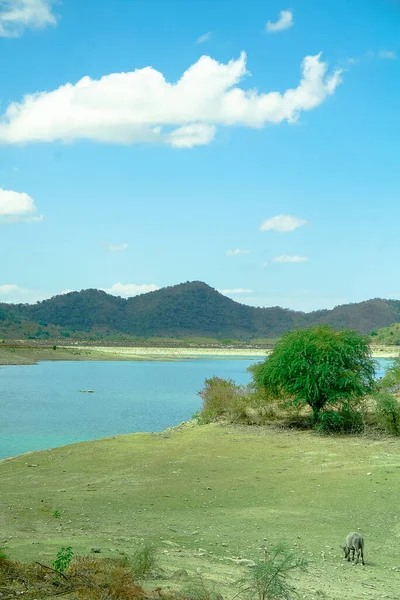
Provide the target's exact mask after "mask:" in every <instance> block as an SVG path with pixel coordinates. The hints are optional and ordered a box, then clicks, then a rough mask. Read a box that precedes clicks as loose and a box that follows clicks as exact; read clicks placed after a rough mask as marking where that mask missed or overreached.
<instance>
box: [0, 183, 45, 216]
mask: <svg viewBox="0 0 400 600" xmlns="http://www.w3.org/2000/svg"><path fill="white" fill-rule="evenodd" d="M35 212H36V206H35V203H34V201H33V199H32V198H31V197H30V196H28V194H25V193H24V192H14V191H12V190H3V189H2V188H0V223H16V222H18V221H25V222H34V221H41V220H42V219H43V215H35Z"/></svg>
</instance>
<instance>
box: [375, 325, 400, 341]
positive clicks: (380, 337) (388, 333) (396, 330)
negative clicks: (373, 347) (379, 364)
mask: <svg viewBox="0 0 400 600" xmlns="http://www.w3.org/2000/svg"><path fill="white" fill-rule="evenodd" d="M372 333H373V335H372V341H373V343H374V344H382V346H400V323H394V324H393V325H390V327H383V328H382V329H378V331H376V332H375V331H373V332H372Z"/></svg>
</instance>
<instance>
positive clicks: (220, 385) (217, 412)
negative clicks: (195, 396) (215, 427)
mask: <svg viewBox="0 0 400 600" xmlns="http://www.w3.org/2000/svg"><path fill="white" fill-rule="evenodd" d="M246 393H247V390H246V388H245V386H239V385H236V384H235V382H234V381H232V379H221V377H212V378H211V379H206V380H205V382H204V388H203V389H202V390H201V391H200V392H199V396H200V397H201V398H202V399H203V408H202V410H201V412H200V414H199V421H200V422H201V423H211V422H212V421H217V420H218V419H220V418H221V417H225V418H228V419H229V420H232V415H233V413H234V412H235V411H236V410H237V409H238V406H239V405H243V403H245V402H246V400H245V398H246Z"/></svg>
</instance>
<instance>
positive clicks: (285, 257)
mask: <svg viewBox="0 0 400 600" xmlns="http://www.w3.org/2000/svg"><path fill="white" fill-rule="evenodd" d="M271 260H272V262H274V263H304V262H307V261H308V258H307V256H296V255H294V256H293V255H289V254H281V255H280V256H274V258H272V259H271Z"/></svg>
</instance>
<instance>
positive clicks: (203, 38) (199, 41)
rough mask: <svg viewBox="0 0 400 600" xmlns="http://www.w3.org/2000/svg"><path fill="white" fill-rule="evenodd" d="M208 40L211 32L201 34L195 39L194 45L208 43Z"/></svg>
mask: <svg viewBox="0 0 400 600" xmlns="http://www.w3.org/2000/svg"><path fill="white" fill-rule="evenodd" d="M210 39H211V31H207V33H203V35H201V36H200V37H198V38H197V40H196V44H204V42H208V41H209V40H210Z"/></svg>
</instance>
